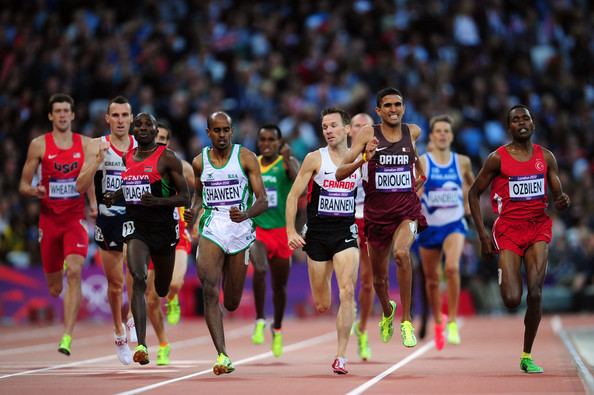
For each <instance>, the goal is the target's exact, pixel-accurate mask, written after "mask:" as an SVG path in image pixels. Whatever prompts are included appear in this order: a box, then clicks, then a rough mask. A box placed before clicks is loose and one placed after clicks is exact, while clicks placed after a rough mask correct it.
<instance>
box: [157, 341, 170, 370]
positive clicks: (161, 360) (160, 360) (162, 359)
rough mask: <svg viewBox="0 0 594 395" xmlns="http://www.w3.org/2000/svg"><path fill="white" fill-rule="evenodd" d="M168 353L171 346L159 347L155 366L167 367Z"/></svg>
mask: <svg viewBox="0 0 594 395" xmlns="http://www.w3.org/2000/svg"><path fill="white" fill-rule="evenodd" d="M169 351H171V346H170V345H169V344H167V345H166V346H159V351H157V365H159V366H164V365H169Z"/></svg>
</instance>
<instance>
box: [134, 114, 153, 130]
mask: <svg viewBox="0 0 594 395" xmlns="http://www.w3.org/2000/svg"><path fill="white" fill-rule="evenodd" d="M140 117H148V118H149V119H150V120H151V123H152V124H153V126H154V127H155V128H156V127H157V119H156V118H155V117H154V116H153V115H152V114H149V113H148V112H139V113H138V114H136V116H135V117H134V121H136V120H137V119H138V118H140Z"/></svg>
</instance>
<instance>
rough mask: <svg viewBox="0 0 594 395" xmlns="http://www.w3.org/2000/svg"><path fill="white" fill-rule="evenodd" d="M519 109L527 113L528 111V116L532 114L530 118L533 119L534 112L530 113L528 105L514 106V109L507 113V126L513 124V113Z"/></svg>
mask: <svg viewBox="0 0 594 395" xmlns="http://www.w3.org/2000/svg"><path fill="white" fill-rule="evenodd" d="M518 108H523V109H525V110H526V111H528V114H530V118H532V112H531V111H530V109H529V108H528V106H527V105H525V104H516V105H515V106H513V107H512V108H510V109H509V111H508V112H507V126H508V127H509V123H510V122H511V116H510V115H511V112H512V111H513V110H517V109H518Z"/></svg>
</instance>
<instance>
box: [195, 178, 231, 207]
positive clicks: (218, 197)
mask: <svg viewBox="0 0 594 395" xmlns="http://www.w3.org/2000/svg"><path fill="white" fill-rule="evenodd" d="M202 194H203V195H202V196H203V199H204V202H205V203H206V205H207V206H211V207H212V206H233V205H238V204H240V203H241V187H240V185H239V180H222V181H204V182H203V191H202Z"/></svg>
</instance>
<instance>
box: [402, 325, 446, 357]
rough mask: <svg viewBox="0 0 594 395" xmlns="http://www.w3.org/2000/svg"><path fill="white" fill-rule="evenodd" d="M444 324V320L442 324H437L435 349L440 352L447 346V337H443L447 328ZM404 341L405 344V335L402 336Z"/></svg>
mask: <svg viewBox="0 0 594 395" xmlns="http://www.w3.org/2000/svg"><path fill="white" fill-rule="evenodd" d="M407 322H408V321H407ZM444 324H445V321H444V320H443V319H442V320H441V324H439V325H438V324H435V348H437V350H439V351H441V350H443V346H445V337H444V335H443V330H444V328H445V325H444ZM413 336H414V335H413ZM402 339H403V340H402V341H403V342H404V335H402ZM405 345H406V344H405ZM409 347H410V346H409Z"/></svg>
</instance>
